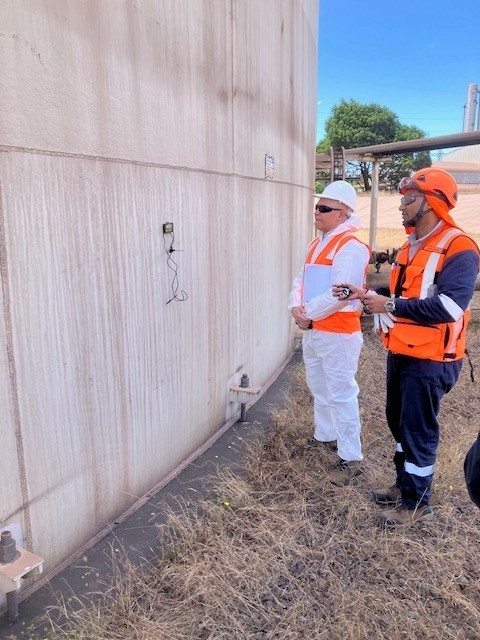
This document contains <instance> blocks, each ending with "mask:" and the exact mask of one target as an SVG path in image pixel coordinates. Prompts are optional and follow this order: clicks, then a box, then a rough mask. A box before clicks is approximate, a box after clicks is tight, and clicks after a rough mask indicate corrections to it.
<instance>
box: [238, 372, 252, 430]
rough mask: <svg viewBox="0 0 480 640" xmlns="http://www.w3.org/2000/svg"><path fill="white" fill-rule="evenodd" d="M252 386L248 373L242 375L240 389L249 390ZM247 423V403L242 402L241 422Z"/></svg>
mask: <svg viewBox="0 0 480 640" xmlns="http://www.w3.org/2000/svg"><path fill="white" fill-rule="evenodd" d="M249 386H250V380H249V378H248V375H247V374H246V373H244V374H243V375H242V378H241V380H240V387H241V388H242V389H247V388H248V387H249ZM246 421H247V403H246V402H242V403H240V420H239V422H246Z"/></svg>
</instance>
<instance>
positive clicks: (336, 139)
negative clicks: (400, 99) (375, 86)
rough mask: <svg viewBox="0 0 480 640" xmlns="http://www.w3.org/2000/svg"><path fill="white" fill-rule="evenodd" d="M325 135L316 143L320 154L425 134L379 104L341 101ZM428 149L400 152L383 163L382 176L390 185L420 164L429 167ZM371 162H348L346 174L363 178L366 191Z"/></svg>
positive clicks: (369, 178)
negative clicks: (404, 122)
mask: <svg viewBox="0 0 480 640" xmlns="http://www.w3.org/2000/svg"><path fill="white" fill-rule="evenodd" d="M325 131H326V137H325V138H324V139H323V140H321V141H320V142H319V143H318V144H317V153H321V152H325V151H327V150H328V149H329V148H330V147H333V148H334V149H340V148H341V147H344V148H345V149H354V148H356V147H366V146H370V145H376V144H385V143H387V142H398V141H400V140H413V139H416V138H423V137H425V133H424V132H423V131H422V130H421V129H418V128H417V127H411V126H408V125H403V124H401V123H400V122H399V120H398V117H397V116H396V114H395V113H394V112H393V111H391V110H390V109H388V108H387V107H383V106H381V105H379V104H376V103H371V104H361V103H359V102H356V101H355V100H349V101H346V100H342V101H341V102H340V104H338V105H336V106H334V107H333V109H332V114H331V116H330V117H329V118H328V120H327V122H326V123H325ZM430 164H431V161H430V154H429V153H428V152H421V153H413V154H402V155H400V154H398V155H395V156H394V157H393V158H392V161H391V162H389V163H382V165H381V172H380V175H381V179H382V180H383V181H385V182H387V183H388V184H389V185H390V186H391V187H395V186H396V184H398V181H399V180H397V177H398V175H400V174H401V177H403V176H404V175H407V174H408V173H410V172H411V171H412V170H415V169H416V168H420V167H421V166H424V167H425V166H430ZM371 167H372V165H371V163H370V162H348V163H347V167H346V175H347V177H349V178H351V179H355V178H357V179H359V178H361V180H362V182H363V187H364V189H365V191H369V190H370V188H371Z"/></svg>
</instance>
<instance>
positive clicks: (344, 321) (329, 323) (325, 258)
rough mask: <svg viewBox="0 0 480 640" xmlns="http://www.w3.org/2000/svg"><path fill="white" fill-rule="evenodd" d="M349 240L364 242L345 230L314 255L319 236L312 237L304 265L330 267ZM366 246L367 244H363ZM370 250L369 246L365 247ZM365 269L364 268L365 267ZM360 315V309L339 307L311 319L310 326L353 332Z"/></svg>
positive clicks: (338, 331) (331, 330)
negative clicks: (352, 309) (346, 309)
mask: <svg viewBox="0 0 480 640" xmlns="http://www.w3.org/2000/svg"><path fill="white" fill-rule="evenodd" d="M350 240H354V241H355V242H359V243H360V244H364V243H363V242H361V241H360V240H359V239H358V238H356V237H355V236H354V235H352V234H351V232H350V231H345V232H344V233H342V234H339V235H337V236H334V237H333V238H332V239H331V240H330V242H328V243H327V244H326V245H325V246H324V247H323V249H322V250H321V251H320V252H319V253H318V255H315V252H316V249H317V247H318V244H319V243H320V238H319V237H318V238H314V240H312V242H311V243H310V246H309V248H308V251H307V257H306V259H305V265H307V264H316V265H322V266H325V267H331V266H332V264H333V260H334V258H335V256H336V255H337V253H338V252H339V251H340V249H341V248H342V247H343V245H345V244H346V243H347V242H349V241H350ZM365 246H367V245H365ZM367 248H368V250H369V251H370V248H369V247H367ZM365 271H366V269H365ZM360 315H361V309H360V310H358V311H345V310H343V309H340V310H339V311H336V312H335V313H332V314H331V315H329V316H327V317H326V318H322V319H321V320H313V321H312V328H313V329H317V330H319V331H330V332H332V333H355V331H360Z"/></svg>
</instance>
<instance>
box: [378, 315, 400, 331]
mask: <svg viewBox="0 0 480 640" xmlns="http://www.w3.org/2000/svg"><path fill="white" fill-rule="evenodd" d="M394 324H395V318H394V317H393V316H392V314H391V313H374V314H373V328H374V329H375V331H376V332H377V333H380V331H383V333H388V330H389V329H390V328H391V327H393V325H394Z"/></svg>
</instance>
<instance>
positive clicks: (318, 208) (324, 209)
mask: <svg viewBox="0 0 480 640" xmlns="http://www.w3.org/2000/svg"><path fill="white" fill-rule="evenodd" d="M315 211H319V212H320V213H330V211H342V209H334V208H333V207H327V206H325V205H324V204H317V205H315Z"/></svg>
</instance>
